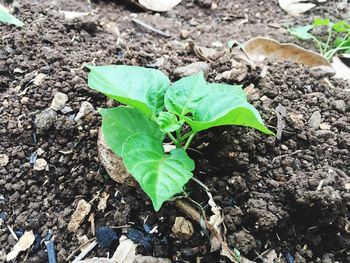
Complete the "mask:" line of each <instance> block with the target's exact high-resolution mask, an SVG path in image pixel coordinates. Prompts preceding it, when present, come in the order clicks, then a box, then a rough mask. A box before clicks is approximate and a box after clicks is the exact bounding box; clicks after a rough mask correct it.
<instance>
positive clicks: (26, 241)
mask: <svg viewBox="0 0 350 263" xmlns="http://www.w3.org/2000/svg"><path fill="white" fill-rule="evenodd" d="M34 240H35V236H34V233H33V231H26V232H24V234H23V236H21V238H20V239H19V240H18V242H17V243H16V245H14V247H13V249H12V250H11V252H10V253H8V254H7V256H6V261H11V260H14V259H15V258H16V257H17V256H18V254H19V253H20V252H22V251H26V250H27V249H28V248H30V247H31V245H33V243H34Z"/></svg>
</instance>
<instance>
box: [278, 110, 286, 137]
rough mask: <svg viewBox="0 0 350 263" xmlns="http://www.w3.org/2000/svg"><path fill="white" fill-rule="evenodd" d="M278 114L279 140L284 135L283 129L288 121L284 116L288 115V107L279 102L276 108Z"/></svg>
mask: <svg viewBox="0 0 350 263" xmlns="http://www.w3.org/2000/svg"><path fill="white" fill-rule="evenodd" d="M275 112H276V115H277V133H276V138H277V139H278V140H281V137H282V132H283V129H284V128H285V127H286V123H285V121H284V117H285V116H286V113H287V111H286V108H285V107H284V106H283V105H281V104H278V106H277V107H276V109H275Z"/></svg>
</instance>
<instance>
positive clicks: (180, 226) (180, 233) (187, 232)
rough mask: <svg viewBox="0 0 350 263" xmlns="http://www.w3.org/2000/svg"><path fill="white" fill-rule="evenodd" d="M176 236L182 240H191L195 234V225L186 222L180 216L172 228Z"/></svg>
mask: <svg viewBox="0 0 350 263" xmlns="http://www.w3.org/2000/svg"><path fill="white" fill-rule="evenodd" d="M171 231H173V233H174V235H175V236H176V237H177V238H179V239H182V240H189V239H190V238H191V237H192V235H193V232H194V229H193V225H192V223H191V222H190V221H188V220H186V219H185V218H184V217H181V216H178V217H176V219H175V223H174V225H173V227H172V228H171Z"/></svg>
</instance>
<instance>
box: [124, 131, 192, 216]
mask: <svg viewBox="0 0 350 263" xmlns="http://www.w3.org/2000/svg"><path fill="white" fill-rule="evenodd" d="M122 156H123V160H124V164H125V166H126V168H127V169H128V171H129V172H130V173H131V174H132V175H133V176H134V177H135V179H136V180H137V181H138V183H139V184H140V186H141V187H142V189H143V190H144V191H145V192H146V193H147V195H148V196H149V197H150V198H151V200H152V203H153V207H154V209H155V210H156V211H158V210H159V209H160V207H161V206H162V204H163V203H164V202H165V201H166V200H169V199H170V198H171V197H172V196H174V195H175V194H177V193H180V192H181V191H182V188H183V186H184V185H185V184H186V183H187V182H188V180H189V179H190V178H191V177H192V172H191V171H192V170H193V169H194V162H193V160H192V159H190V157H188V155H187V154H186V152H185V151H184V150H183V149H175V150H172V151H171V152H170V155H169V154H165V153H164V150H163V145H162V142H161V141H159V140H157V139H155V138H154V137H152V136H150V135H146V134H137V135H133V136H130V137H129V138H128V139H127V140H126V142H125V143H124V145H123V151H122Z"/></svg>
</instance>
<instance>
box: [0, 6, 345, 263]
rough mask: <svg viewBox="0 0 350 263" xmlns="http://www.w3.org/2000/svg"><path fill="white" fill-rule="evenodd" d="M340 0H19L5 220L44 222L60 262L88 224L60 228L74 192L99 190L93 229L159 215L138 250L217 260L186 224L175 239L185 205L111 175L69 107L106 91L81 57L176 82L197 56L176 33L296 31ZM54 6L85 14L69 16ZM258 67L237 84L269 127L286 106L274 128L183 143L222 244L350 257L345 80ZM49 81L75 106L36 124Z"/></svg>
mask: <svg viewBox="0 0 350 263" xmlns="http://www.w3.org/2000/svg"><path fill="white" fill-rule="evenodd" d="M116 2H118V1H116ZM208 2H209V4H208ZM337 4H338V2H337V1H328V2H327V3H326V4H323V5H320V6H318V7H316V8H314V9H312V10H311V11H310V12H308V13H306V14H304V15H301V16H300V17H298V18H295V17H291V16H289V15H287V14H286V13H285V12H284V11H283V10H282V9H280V7H279V6H278V4H277V1H269V0H266V1H243V0H242V1H241V0H239V1H229V0H227V1H220V2H219V3H218V7H217V9H214V10H213V9H211V8H210V6H211V1H204V0H200V1H183V3H181V5H179V6H178V7H176V8H175V9H174V10H172V11H171V12H168V13H164V14H161V15H159V14H153V13H147V12H143V11H142V10H139V9H137V8H135V7H133V6H129V5H126V4H115V3H110V2H95V3H93V4H92V5H91V6H90V5H88V4H87V1H83V0H81V1H72V2H68V1H63V0H56V1H35V0H32V1H29V0H25V1H21V2H20V3H18V4H17V5H16V6H17V7H16V16H17V17H18V18H20V19H21V20H22V21H24V22H25V23H26V25H27V26H26V27H25V28H23V29H17V28H15V27H12V26H5V25H1V26H0V32H1V49H0V114H1V118H0V138H1V140H0V154H5V155H7V156H8V157H9V162H8V163H7V164H5V165H3V166H1V167H0V186H1V188H0V213H1V212H4V213H6V217H7V219H6V220H5V223H6V225H9V226H11V227H12V228H13V229H14V230H18V229H24V230H33V231H34V233H36V234H39V235H40V236H41V237H45V236H46V234H47V233H48V231H49V230H52V231H53V233H54V237H55V247H56V251H57V253H58V262H66V258H67V256H68V255H69V254H70V253H71V252H72V251H73V250H75V249H76V248H78V247H79V246H80V243H79V240H78V237H79V236H83V235H87V236H88V238H92V237H93V235H94V233H91V226H90V223H89V222H88V221H87V220H85V221H84V222H83V224H82V225H81V226H80V228H79V229H78V231H77V232H76V233H69V232H68V231H67V224H68V222H69V220H70V218H71V214H72V213H73V211H74V210H75V207H76V204H77V201H78V200H80V199H85V200H86V201H88V202H89V201H91V200H93V198H94V197H95V196H96V195H97V194H98V193H99V192H107V193H109V194H110V198H109V199H108V203H107V208H106V210H105V211H104V212H102V211H98V209H97V204H98V199H96V200H95V201H92V202H91V205H92V213H94V218H95V224H96V228H98V227H102V226H113V227H116V226H123V225H126V224H128V223H130V222H133V223H134V226H135V227H136V228H139V229H140V228H142V227H143V224H144V219H145V218H147V221H146V223H147V224H148V225H150V226H152V227H153V226H155V225H157V226H158V234H156V235H155V240H153V241H152V246H151V247H150V248H148V249H146V248H144V247H142V246H139V248H138V252H139V253H142V254H144V255H152V256H155V257H165V258H170V259H171V260H172V261H174V262H196V260H197V259H198V258H201V261H200V262H226V261H225V260H227V259H226V258H224V257H220V256H219V253H218V252H215V253H210V247H209V240H208V238H207V237H206V236H205V235H202V233H201V228H200V226H199V225H198V224H196V223H195V222H193V224H194V227H195V233H194V235H193V237H192V238H191V240H189V241H181V240H178V239H176V238H175V236H174V235H173V234H172V233H171V227H172V225H173V223H174V221H175V217H176V216H184V215H183V214H182V213H181V212H180V211H178V210H177V209H176V208H175V207H174V206H172V205H171V204H166V205H165V206H164V207H163V208H162V209H161V211H160V212H159V213H155V212H154V210H153V208H152V206H151V203H150V200H149V199H148V198H147V197H146V195H145V194H144V193H143V192H142V190H141V189H139V188H138V187H131V186H126V185H118V184H116V183H114V182H113V181H112V180H111V179H109V178H108V175H107V173H106V172H105V171H104V169H103V167H102V166H101V164H100V162H99V160H98V156H97V149H96V140H97V134H98V128H99V125H100V121H101V119H100V117H99V115H98V114H97V113H96V112H95V113H90V114H87V115H86V116H84V117H83V118H82V119H81V120H79V121H76V120H74V118H75V116H76V114H77V113H78V111H79V109H80V107H81V105H82V103H83V102H90V103H91V104H92V106H93V107H94V108H95V109H96V108H98V107H110V106H112V105H113V102H111V101H107V100H106V98H105V97H104V96H102V95H100V94H97V93H95V92H93V91H91V90H89V89H88V87H87V83H86V79H87V70H85V69H83V67H82V66H83V64H84V63H95V64H96V65H103V64H131V65H141V66H153V67H154V66H155V67H158V68H159V69H161V70H163V71H165V72H167V73H168V75H169V76H170V77H171V78H172V79H176V77H175V76H174V70H175V69H176V68H178V67H179V66H183V65H187V64H189V63H191V62H194V61H198V60H199V59H198V58H197V57H196V56H195V55H194V54H193V53H192V52H190V51H188V49H187V48H186V42H187V39H182V38H181V37H180V31H181V30H187V31H188V32H189V38H191V39H193V40H194V41H195V42H196V43H197V44H199V45H201V46H206V47H212V43H213V42H221V43H222V44H223V46H225V45H226V43H227V41H228V40H229V39H237V40H238V41H241V42H243V41H244V40H247V39H249V38H251V37H254V36H256V35H262V36H269V37H273V38H276V39H277V40H280V41H284V42H285V41H294V42H296V41H295V39H293V38H291V37H290V36H288V33H287V29H286V27H287V26H290V25H294V24H302V23H306V22H309V21H311V19H312V18H313V17H317V16H323V17H330V18H332V19H334V20H338V19H342V18H345V17H346V14H347V10H346V9H345V10H340V9H338V8H337ZM62 10H64V11H65V10H68V11H81V12H86V11H87V12H89V11H93V14H92V15H90V16H88V17H84V18H78V19H75V20H73V21H67V20H65V19H64V15H63V14H62V13H60V12H59V11H62ZM135 14H137V18H138V19H140V20H142V21H144V22H147V23H149V24H152V25H153V26H154V27H156V28H158V29H161V30H164V31H166V32H167V33H168V34H170V38H165V37H162V36H159V35H157V34H155V33H153V32H149V31H147V30H145V29H144V28H142V27H140V26H138V25H135V24H133V23H132V22H131V20H130V18H131V16H132V15H133V16H136V15H135ZM247 19H248V20H247ZM111 28H112V29H113V30H112V29H111ZM116 28H117V29H118V30H116ZM297 43H298V42H297ZM300 44H303V45H304V46H305V43H301V42H300ZM306 47H310V48H311V46H307V45H306ZM230 59H231V55H225V56H223V57H222V58H220V59H219V60H218V61H216V62H214V63H212V64H211V69H210V71H209V73H208V79H209V81H212V80H214V79H215V77H216V76H217V75H218V74H219V73H222V72H224V71H226V70H228V69H230V66H231V64H230ZM265 67H266V69H267V74H266V76H261V72H262V71H263V66H257V67H256V68H255V69H253V68H250V67H249V66H247V75H246V76H245V78H244V79H243V80H242V81H241V84H243V85H244V86H245V87H246V86H248V85H249V84H251V83H252V84H254V86H255V88H254V89H253V91H251V92H250V95H249V97H250V101H251V102H252V103H253V104H254V105H255V106H256V107H257V108H258V109H259V111H260V112H261V113H262V117H263V119H264V120H265V121H266V123H267V124H268V125H269V126H270V127H271V129H276V127H277V117H276V116H277V115H276V108H277V107H278V106H279V105H282V106H283V107H284V108H285V111H286V114H285V116H282V117H283V120H284V122H285V127H284V128H283V130H282V135H281V138H280V139H276V138H275V137H272V136H270V137H266V136H264V135H262V134H260V133H258V132H256V131H254V130H251V129H247V128H240V127H233V128H230V127H224V128H216V129H212V130H210V131H209V132H206V133H202V134H200V136H199V138H198V139H197V140H196V141H195V142H194V145H193V148H197V151H200V152H201V153H202V154H199V153H198V152H197V151H196V152H195V151H193V153H191V154H192V155H193V156H194V157H195V158H196V162H197V169H196V177H197V178H199V179H200V180H201V181H203V182H204V183H205V184H206V185H207V186H208V187H209V188H210V190H211V192H212V194H213V195H214V199H215V201H216V202H217V203H218V205H220V206H221V207H222V208H223V211H224V214H225V223H226V226H227V228H228V233H227V240H228V244H229V246H230V247H231V248H234V247H235V248H237V249H238V250H240V251H241V253H242V255H244V256H245V257H247V258H249V259H250V260H252V261H254V262H263V260H262V257H263V256H264V252H265V251H268V250H275V251H276V253H277V255H278V258H279V259H276V261H275V262H277V261H278V260H279V261H278V262H288V263H290V262H323V263H328V262H335V261H338V262H344V263H345V262H350V252H349V251H350V233H349V229H350V228H349V220H350V219H349V217H350V191H349V190H346V188H345V185H346V184H347V185H348V184H349V183H350V177H349V171H350V106H349V105H350V90H349V83H346V82H344V81H341V80H338V79H330V80H329V79H327V78H326V79H325V78H324V77H323V76H320V75H319V74H316V73H315V72H314V71H313V70H311V69H309V68H306V67H303V66H300V65H295V64H290V63H277V62H269V63H267V64H266V66H265ZM39 73H43V74H45V78H44V79H43V80H42V81H41V82H40V83H39V84H38V85H36V84H34V83H33V81H32V80H33V79H34V78H35V77H36V76H37V75H38V74H39ZM229 82H232V81H229ZM235 83H237V82H235ZM57 92H62V93H65V94H66V95H68V98H69V100H68V102H67V104H66V106H69V107H70V108H71V111H69V109H68V110H67V111H66V112H65V113H62V112H61V111H58V112H57V113H53V114H52V117H51V119H47V122H46V124H47V125H44V126H45V127H44V128H41V129H40V128H39V127H37V124H36V122H35V118H36V116H37V115H38V114H39V113H42V112H43V111H44V110H45V109H46V108H48V107H49V106H50V104H51V101H52V99H53V97H54V95H55V94H56V93H57ZM315 112H319V113H320V114H321V128H319V127H317V128H313V127H312V125H310V117H311V116H312V115H313V114H314V113H315ZM38 149H41V150H39V151H38ZM39 154H40V155H39ZM39 158H43V159H45V160H46V161H47V163H48V168H47V169H46V170H42V171H38V170H35V169H34V167H33V163H34V162H35V159H39ZM195 187H198V186H197V185H195V184H193V183H190V184H189V185H188V187H187V190H188V192H189V193H190V194H191V195H193V198H196V197H198V198H199V200H198V201H201V200H202V199H201V198H202V195H201V194H194V193H193V192H196V191H197V190H196V188H195ZM202 201H203V200H202ZM204 205H205V204H204ZM6 225H5V224H4V223H2V224H0V262H4V261H5V258H6V254H7V253H8V252H9V251H10V250H11V248H12V246H13V245H14V244H15V243H16V241H15V240H14V238H13V237H12V235H11V234H10V232H9V231H8V228H7V227H6ZM120 232H121V231H119V233H120ZM116 246H117V242H115V243H114V244H113V246H112V247H111V248H110V251H108V250H107V249H103V248H100V247H96V248H95V249H94V250H93V251H92V252H91V253H90V254H89V257H92V256H101V257H105V256H106V253H107V252H110V253H113V252H114V250H115V247H116ZM25 256H26V255H25V253H24V254H21V256H20V257H18V259H17V261H16V262H23V261H24V258H25ZM25 262H47V256H46V253H45V251H44V250H43V249H42V248H40V249H38V250H37V251H34V252H30V253H29V254H28V257H27V258H26V260H25Z"/></svg>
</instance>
